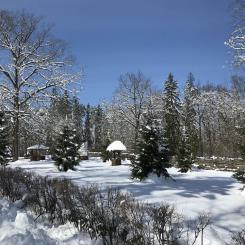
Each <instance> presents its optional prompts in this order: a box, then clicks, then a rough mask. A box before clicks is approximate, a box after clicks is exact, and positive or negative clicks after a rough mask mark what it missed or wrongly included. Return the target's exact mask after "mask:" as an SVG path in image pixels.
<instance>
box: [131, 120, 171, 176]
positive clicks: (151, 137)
mask: <svg viewBox="0 0 245 245" xmlns="http://www.w3.org/2000/svg"><path fill="white" fill-rule="evenodd" d="M139 132H140V136H141V137H140V138H139V140H138V143H137V147H138V152H139V154H138V155H137V156H136V159H134V160H132V169H131V172H132V173H131V175H132V178H136V179H139V180H143V179H145V178H147V177H148V175H149V174H151V173H154V174H156V175H157V176H158V177H160V176H164V177H170V175H169V173H168V171H167V169H166V168H167V167H169V152H168V149H167V148H166V146H164V142H161V140H160V132H159V130H158V128H157V127H156V126H155V125H154V124H153V121H152V120H151V119H148V123H147V125H146V126H142V127H141V129H140V131H139Z"/></svg>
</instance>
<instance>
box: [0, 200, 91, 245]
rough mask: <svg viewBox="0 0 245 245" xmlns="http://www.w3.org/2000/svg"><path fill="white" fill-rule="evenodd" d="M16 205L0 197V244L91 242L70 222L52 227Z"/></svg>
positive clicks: (39, 244)
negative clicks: (36, 219)
mask: <svg viewBox="0 0 245 245" xmlns="http://www.w3.org/2000/svg"><path fill="white" fill-rule="evenodd" d="M17 206H18V205H15V204H14V203H13V204H11V203H9V202H8V201H7V200H5V199H0V244H1V245H58V244H60V245H61V244H71V245H78V244H80V245H90V244H92V242H91V240H90V238H89V236H88V234H84V233H80V234H78V232H77V230H76V229H75V228H74V227H73V225H72V224H65V225H60V226H56V227H54V226H49V225H47V224H43V223H39V222H35V217H33V216H32V215H31V214H29V213H27V212H26V211H25V210H22V209H19V208H18V207H17ZM93 244H95V243H93Z"/></svg>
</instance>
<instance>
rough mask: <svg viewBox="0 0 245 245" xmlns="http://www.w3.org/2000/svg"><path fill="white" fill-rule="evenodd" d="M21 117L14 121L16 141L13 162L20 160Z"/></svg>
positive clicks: (14, 141)
mask: <svg viewBox="0 0 245 245" xmlns="http://www.w3.org/2000/svg"><path fill="white" fill-rule="evenodd" d="M19 128H20V123H19V117H18V115H17V116H16V118H15V119H14V133H13V136H14V139H13V161H17V160H18V158H19Z"/></svg>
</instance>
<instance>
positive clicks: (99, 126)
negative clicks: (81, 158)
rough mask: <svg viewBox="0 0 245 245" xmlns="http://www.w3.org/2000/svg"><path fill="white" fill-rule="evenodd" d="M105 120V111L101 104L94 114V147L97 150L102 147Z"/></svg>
mask: <svg viewBox="0 0 245 245" xmlns="http://www.w3.org/2000/svg"><path fill="white" fill-rule="evenodd" d="M103 120H104V113H103V110H102V108H101V106H100V105H98V106H97V108H96V109H95V116H94V148H95V150H97V151H100V150H101V149H102V144H103V137H105V135H103Z"/></svg>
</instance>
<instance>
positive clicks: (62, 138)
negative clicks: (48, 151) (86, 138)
mask: <svg viewBox="0 0 245 245" xmlns="http://www.w3.org/2000/svg"><path fill="white" fill-rule="evenodd" d="M77 141H78V140H77V135H76V129H71V127H69V126H64V127H63V129H62V131H61V132H60V134H59V136H58V137H57V148H56V150H55V154H54V157H53V158H54V160H55V165H56V166H57V167H58V169H59V170H60V171H67V170H68V169H72V170H73V169H74V166H76V165H78V163H79V154H78V150H79V148H80V145H79V144H78V143H77Z"/></svg>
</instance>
